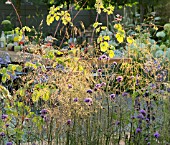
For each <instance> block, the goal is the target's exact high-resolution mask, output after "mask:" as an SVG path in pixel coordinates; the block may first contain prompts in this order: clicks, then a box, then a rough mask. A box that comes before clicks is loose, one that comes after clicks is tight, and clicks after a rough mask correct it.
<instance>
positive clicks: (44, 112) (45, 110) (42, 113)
mask: <svg viewBox="0 0 170 145" xmlns="http://www.w3.org/2000/svg"><path fill="white" fill-rule="evenodd" d="M47 112H48V111H47V109H42V110H41V111H40V113H41V115H45V114H47Z"/></svg>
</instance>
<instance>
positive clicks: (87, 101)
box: [84, 98, 93, 103]
mask: <svg viewBox="0 0 170 145" xmlns="http://www.w3.org/2000/svg"><path fill="white" fill-rule="evenodd" d="M84 102H86V103H92V102H93V100H92V98H85V99H84Z"/></svg>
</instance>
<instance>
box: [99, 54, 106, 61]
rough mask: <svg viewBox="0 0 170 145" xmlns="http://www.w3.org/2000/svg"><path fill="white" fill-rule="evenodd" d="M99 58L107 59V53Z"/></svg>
mask: <svg viewBox="0 0 170 145" xmlns="http://www.w3.org/2000/svg"><path fill="white" fill-rule="evenodd" d="M99 58H100V59H101V60H102V59H107V55H105V54H103V55H101V56H100V57H99Z"/></svg>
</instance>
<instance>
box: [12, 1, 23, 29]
mask: <svg viewBox="0 0 170 145" xmlns="http://www.w3.org/2000/svg"><path fill="white" fill-rule="evenodd" d="M10 2H11V5H12V7H13V8H14V10H15V13H16V15H17V17H18V21H19V23H20V26H21V28H22V22H21V19H20V16H19V14H18V12H17V9H16V8H15V6H14V4H13V3H12V1H11V0H10Z"/></svg>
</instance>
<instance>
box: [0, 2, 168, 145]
mask: <svg viewBox="0 0 170 145" xmlns="http://www.w3.org/2000/svg"><path fill="white" fill-rule="evenodd" d="M95 7H96V10H97V13H98V14H97V17H98V15H100V13H101V11H104V12H106V13H107V14H108V15H109V14H111V13H113V10H114V7H113V6H111V5H110V6H109V7H107V8H104V6H103V5H102V3H101V1H99V0H97V1H96V5H95ZM54 19H56V20H57V21H61V23H63V25H73V23H72V21H71V17H70V14H69V12H68V11H63V10H62V6H59V7H54V6H53V7H51V9H50V12H49V15H48V16H47V23H48V24H49V25H50V23H52V22H53V21H54ZM121 20H122V17H121V16H120V15H117V16H115V20H114V23H113V24H112V27H111V28H109V25H108V27H107V26H103V25H102V24H101V23H99V22H98V21H97V18H96V22H95V23H94V25H93V28H94V32H93V33H94V34H95V33H96V35H97V36H98V38H97V40H96V42H95V43H94V45H93V46H92V47H93V53H91V49H90V48H88V47H87V49H81V47H82V45H81V44H74V45H71V50H68V52H67V53H64V52H62V51H61V48H59V49H58V50H54V49H52V48H51V49H47V50H46V52H45V53H42V54H41V57H42V59H40V60H37V61H31V60H30V61H27V62H25V63H24V64H22V65H8V66H7V67H3V68H1V69H0V74H1V76H2V79H1V80H2V82H1V85H0V99H1V103H0V108H1V112H0V117H1V118H0V144H2V145H12V144H13V145H14V144H16V145H20V144H32V145H33V144H34V145H38V144H41V145H43V144H48V145H53V144H56V145H104V144H105V145H119V144H126V145H145V144H146V145H157V144H158V145H169V144H170V137H169V134H170V113H169V110H170V83H169V81H170V74H169V73H170V63H169V55H167V53H169V49H168V45H166V43H167V42H166V43H164V42H162V44H161V43H160V42H159V43H157V42H156V41H155V40H153V39H152V38H151V35H150V31H149V29H148V28H146V29H144V28H143V27H141V26H139V25H138V26H136V29H135V30H136V31H135V33H136V34H135V35H129V34H127V33H126V30H125V29H124V26H123V24H122V23H121ZM154 26H155V25H153V26H152V27H154ZM166 29H167V28H166ZM165 31H166V30H165ZM155 32H157V30H155ZM70 37H71V36H70ZM70 37H69V36H68V39H70ZM63 40H64V39H63ZM61 43H64V42H61ZM161 45H164V48H163V49H162V47H163V46H161ZM60 46H62V45H60ZM158 47H159V48H158ZM122 48H123V49H122ZM116 49H117V50H116ZM160 49H161V50H163V52H161V54H160V55H159V53H158V52H157V51H158V50H160ZM116 53H118V54H120V55H116ZM59 54H62V57H58V55H59ZM114 56H119V57H121V61H120V62H116V61H115V62H113V63H110V61H111V59H112V58H114ZM124 58H131V61H130V62H127V61H125V59H124ZM91 60H93V61H91ZM115 60H116V59H115ZM25 70H26V71H27V73H26V74H24V75H22V76H21V77H20V82H15V77H16V72H21V71H25ZM26 71H25V72H26ZM16 83H17V87H14V86H15V85H16ZM10 87H11V89H10Z"/></svg>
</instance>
